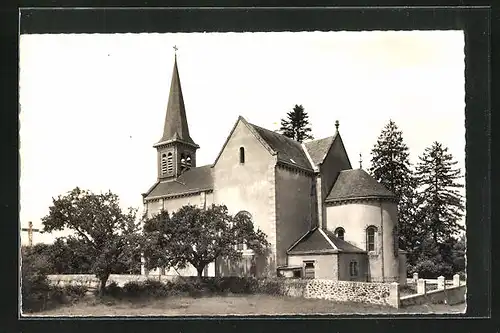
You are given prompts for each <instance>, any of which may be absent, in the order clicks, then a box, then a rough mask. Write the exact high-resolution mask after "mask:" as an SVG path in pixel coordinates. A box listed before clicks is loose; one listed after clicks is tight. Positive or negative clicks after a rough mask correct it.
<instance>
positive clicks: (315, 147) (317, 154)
mask: <svg viewBox="0 0 500 333" xmlns="http://www.w3.org/2000/svg"><path fill="white" fill-rule="evenodd" d="M334 139H335V136H329V137H327V138H323V139H319V140H314V141H309V142H306V143H304V145H305V146H306V149H307V152H308V153H309V156H311V159H312V161H313V163H314V164H315V165H319V164H321V163H322V162H323V160H324V159H325V156H326V153H328V149H330V146H331V145H332V143H333V140H334Z"/></svg>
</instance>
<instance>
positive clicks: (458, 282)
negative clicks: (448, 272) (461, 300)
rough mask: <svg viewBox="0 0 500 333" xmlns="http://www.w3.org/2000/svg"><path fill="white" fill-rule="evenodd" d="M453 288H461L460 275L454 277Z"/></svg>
mask: <svg viewBox="0 0 500 333" xmlns="http://www.w3.org/2000/svg"><path fill="white" fill-rule="evenodd" d="M453 286H454V287H458V286H460V275H458V274H455V275H453Z"/></svg>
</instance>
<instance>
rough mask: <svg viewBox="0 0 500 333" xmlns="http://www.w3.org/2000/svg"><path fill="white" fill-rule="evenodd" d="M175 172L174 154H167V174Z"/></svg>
mask: <svg viewBox="0 0 500 333" xmlns="http://www.w3.org/2000/svg"><path fill="white" fill-rule="evenodd" d="M172 172H174V157H173V155H172V153H171V152H170V153H168V154H167V173H172Z"/></svg>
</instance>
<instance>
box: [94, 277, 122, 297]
mask: <svg viewBox="0 0 500 333" xmlns="http://www.w3.org/2000/svg"><path fill="white" fill-rule="evenodd" d="M96 292H97V293H99V289H97V290H96ZM104 294H105V295H107V296H111V297H121V296H122V294H123V289H122V288H120V286H118V284H117V283H116V282H114V281H113V282H111V283H110V284H109V285H107V286H106V288H105V289H104Z"/></svg>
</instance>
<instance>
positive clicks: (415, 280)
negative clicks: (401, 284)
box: [413, 273, 418, 283]
mask: <svg viewBox="0 0 500 333" xmlns="http://www.w3.org/2000/svg"><path fill="white" fill-rule="evenodd" d="M417 281H418V273H413V283H417Z"/></svg>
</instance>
